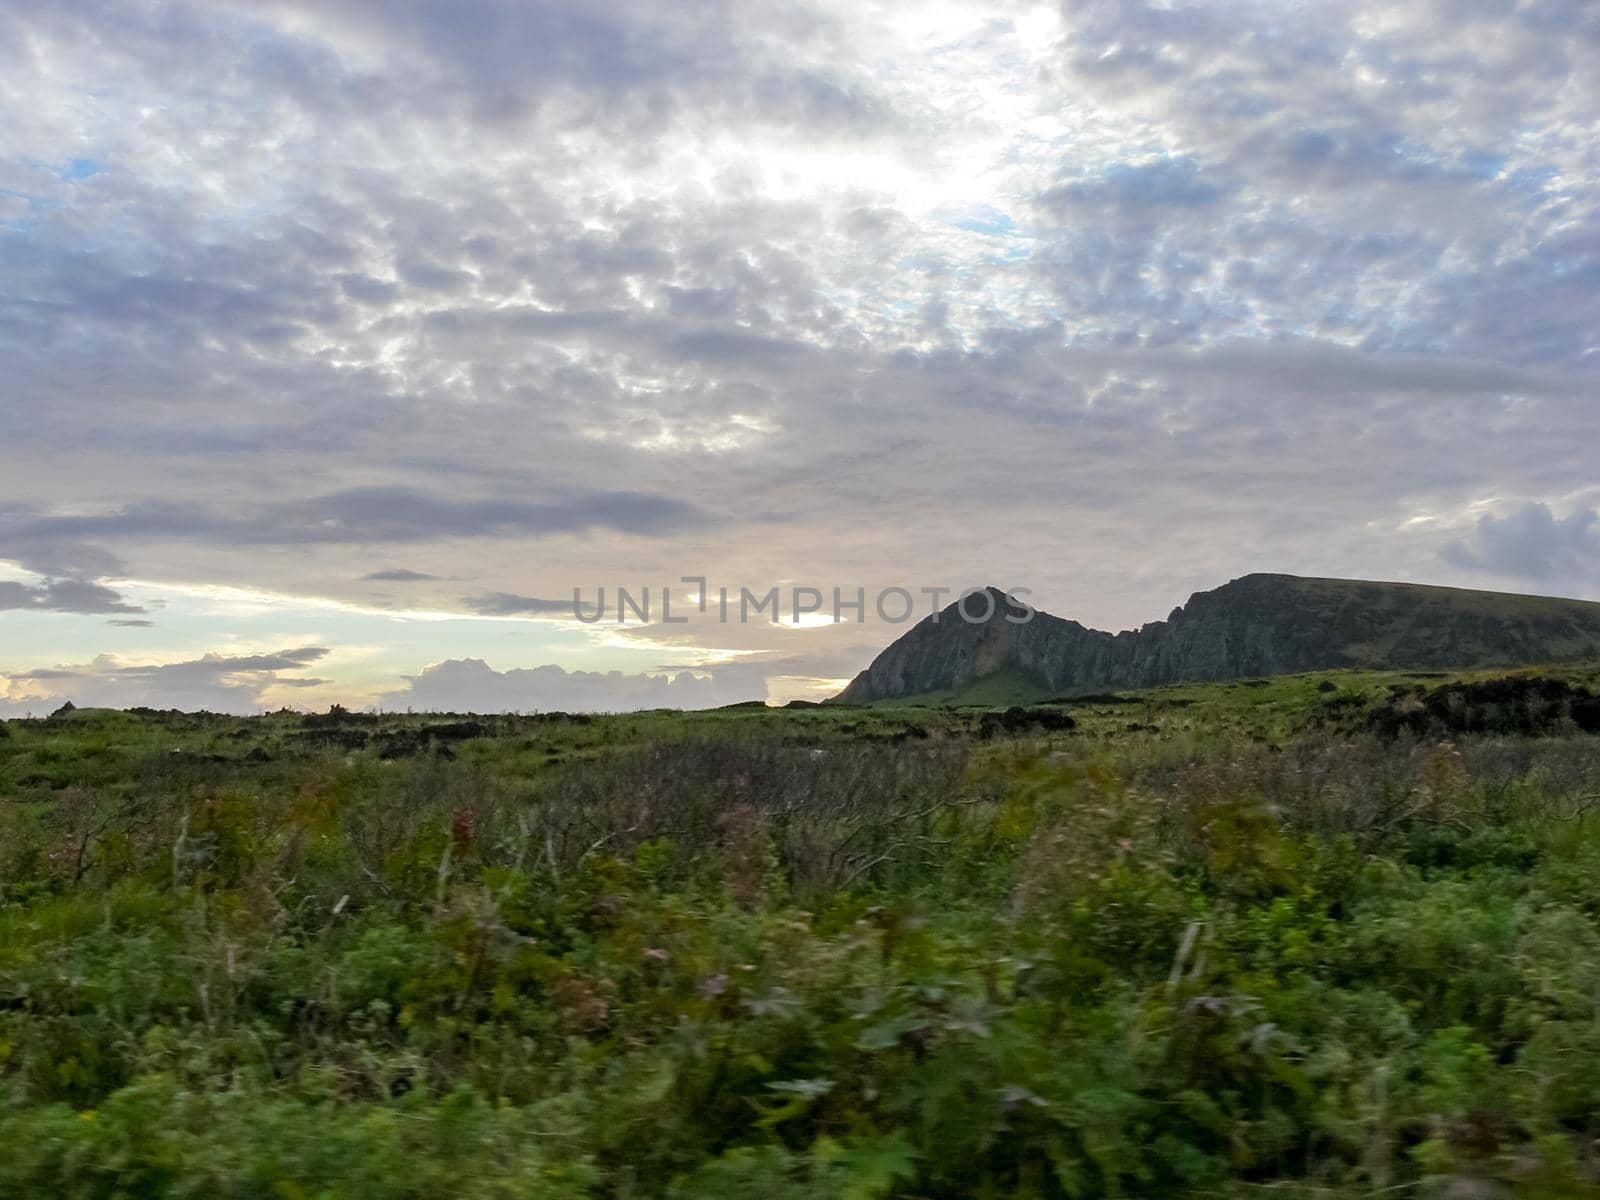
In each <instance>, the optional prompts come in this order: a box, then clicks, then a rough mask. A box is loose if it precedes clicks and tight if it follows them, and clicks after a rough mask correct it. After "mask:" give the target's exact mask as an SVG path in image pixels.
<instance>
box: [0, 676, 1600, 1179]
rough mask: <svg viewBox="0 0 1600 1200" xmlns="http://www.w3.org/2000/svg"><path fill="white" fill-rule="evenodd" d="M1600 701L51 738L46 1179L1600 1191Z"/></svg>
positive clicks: (27, 770)
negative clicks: (1597, 728)
mask: <svg viewBox="0 0 1600 1200" xmlns="http://www.w3.org/2000/svg"><path fill="white" fill-rule="evenodd" d="M1593 683H1594V679H1593V677H1592V675H1584V674H1582V673H1578V674H1571V673H1567V674H1565V675H1564V676H1563V677H1562V678H1561V679H1560V680H1557V681H1556V682H1555V683H1550V682H1547V681H1543V680H1540V679H1538V678H1532V679H1513V680H1511V681H1510V682H1499V683H1492V684H1486V683H1485V681H1483V680H1467V681H1466V682H1465V683H1464V684H1463V683H1458V682H1457V681H1456V680H1454V679H1442V678H1431V677H1428V676H1426V675H1411V676H1383V675H1372V674H1340V675H1315V676H1299V677H1289V678H1279V679H1272V680H1246V681H1241V682H1238V683H1232V684H1220V685H1210V686H1205V687H1199V686H1196V687H1174V688H1167V689H1161V690H1157V691H1152V692H1146V693H1128V694H1120V695H1118V694H1109V695H1102V696H1096V697H1091V698H1085V699H1078V700H1073V699H1070V698H1062V699H1060V700H1058V702H1056V703H1052V704H1048V705H1040V706H1035V707H1030V708H1013V709H1010V710H1004V711H987V710H981V709H934V708H913V707H901V708H872V709H860V708H848V707H834V706H828V707H823V708H804V709H796V710H791V711H767V710H756V709H749V708H738V709H733V710H726V711H722V712H717V713H711V714H699V715H684V714H674V713H651V714H640V715H634V716H618V717H604V718H584V717H578V716H570V717H569V716H565V715H561V714H547V715H539V716H522V717H470V716H459V715H457V716H439V717H421V716H415V717H414V716H406V717H400V716H372V715H366V714H356V713H345V712H342V711H338V710H336V711H334V712H331V713H328V714H323V715H317V716H301V715H298V714H294V713H280V714H275V715H271V716H267V717H261V718H254V719H248V720H245V719H236V718H229V717H217V716H209V715H204V714H201V715H185V714H175V713H154V712H134V713H113V712H102V711H79V712H70V713H63V714H60V715H58V716H54V717H51V718H47V719H38V720H26V721H11V722H9V723H0V888H3V890H0V1194H4V1195H14V1196H33V1195H39V1196H44V1195H49V1196H62V1197H85V1198H87V1197H139V1196H194V1197H240V1198H244V1197H251V1198H254V1197H277V1198H311V1197H362V1198H365V1197H374V1198H378V1197H382V1198H390V1197H394V1198H400V1197H419V1198H421V1197H438V1196H460V1197H481V1198H484V1200H488V1198H491V1197H492V1198H500V1197H506V1198H510V1197H540V1198H547V1197H553V1198H559V1197H617V1198H621V1197H673V1198H688V1197H726V1198H736V1197H737V1198H745V1197H748V1198H760V1200H788V1198H796V1200H798V1198H800V1197H819V1198H820V1197H854V1198H861V1200H867V1198H871V1197H967V1196H972V1197H1013V1196H1016V1197H1103V1196H1122V1197H1142V1196H1177V1195H1197V1196H1200V1195H1204V1196H1227V1197H1246V1196H1269V1195H1270V1196H1284V1197H1296V1196H1300V1197H1312V1196H1317V1197H1327V1196H1367V1195H1458V1196H1467V1195H1482V1196H1494V1195H1519V1196H1530V1197H1552V1198H1554V1197H1563V1198H1570V1197H1584V1196H1594V1197H1600V1143H1597V1137H1600V812H1597V810H1600V737H1596V736H1594V733H1593V732H1589V731H1587V730H1590V729H1592V725H1591V724H1590V722H1589V714H1591V713H1592V711H1593V710H1592V708H1591V707H1589V706H1590V704H1591V701H1590V699H1589V695H1590V694H1589V691H1588V690H1587V689H1588V688H1589V687H1590V686H1592V684H1593ZM1557 685H1559V686H1557Z"/></svg>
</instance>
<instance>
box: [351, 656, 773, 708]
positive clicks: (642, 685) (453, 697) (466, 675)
mask: <svg viewBox="0 0 1600 1200" xmlns="http://www.w3.org/2000/svg"><path fill="white" fill-rule="evenodd" d="M766 696H767V688H766V677H765V672H764V670H763V669H762V668H760V667H757V666H744V665H737V664H736V665H731V666H719V667H714V668H708V669H704V670H696V671H690V670H678V671H676V672H674V673H670V674H667V673H664V674H659V675H653V674H625V673H623V672H621V671H608V672H604V673H602V672H598V671H567V670H564V669H563V668H561V667H558V666H542V667H531V668H516V669H512V670H508V671H497V670H495V669H494V668H492V667H490V666H489V664H488V663H486V662H484V661H483V660H482V659H477V658H467V659H452V660H450V661H447V662H441V663H435V664H434V665H433V666H430V667H428V668H427V669H426V670H424V671H422V672H421V673H420V674H418V675H414V676H407V677H406V686H405V687H404V688H403V689H401V690H399V691H395V692H389V693H387V694H385V695H383V696H381V697H380V698H379V700H378V707H379V708H382V709H386V710H390V711H393V710H396V709H405V708H414V709H419V710H424V711H433V712H554V711H562V712H629V711H634V710H637V709H648V708H715V707H717V706H719V705H723V704H734V703H738V702H740V701H745V700H764V699H766Z"/></svg>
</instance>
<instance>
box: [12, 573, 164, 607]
mask: <svg viewBox="0 0 1600 1200" xmlns="http://www.w3.org/2000/svg"><path fill="white" fill-rule="evenodd" d="M8 608H9V609H32V610H34V611H37V612H62V613H139V612H143V611H144V609H143V608H141V607H139V605H137V604H130V603H128V602H127V601H126V600H124V599H123V598H122V597H121V596H120V595H119V594H118V593H116V592H114V591H112V590H111V589H110V588H108V587H103V586H101V585H100V584H97V583H89V582H87V581H84V580H79V579H47V580H45V581H44V582H43V583H40V584H26V583H17V582H14V581H8V580H0V609H8Z"/></svg>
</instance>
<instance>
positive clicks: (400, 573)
mask: <svg viewBox="0 0 1600 1200" xmlns="http://www.w3.org/2000/svg"><path fill="white" fill-rule="evenodd" d="M438 578H439V577H438V576H437V575H429V574H427V573H426V572H423V571H412V570H408V569H407V568H405V567H389V568H386V569H385V570H382V571H370V572H368V573H367V574H365V575H363V576H362V577H361V582H362V583H429V582H431V581H433V580H436V579H438Z"/></svg>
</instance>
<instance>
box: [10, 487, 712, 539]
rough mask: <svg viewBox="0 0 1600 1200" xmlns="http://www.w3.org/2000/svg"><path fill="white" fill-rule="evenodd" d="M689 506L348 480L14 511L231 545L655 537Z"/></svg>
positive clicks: (694, 524)
mask: <svg viewBox="0 0 1600 1200" xmlns="http://www.w3.org/2000/svg"><path fill="white" fill-rule="evenodd" d="M709 521H710V517H709V516H708V514H706V513H705V512H703V511H701V510H700V509H698V508H696V507H695V506H694V505H692V504H690V503H688V502H686V501H682V500H677V499H674V498H672V497H670V496H662V495H655V494H651V493H646V492H621V491H619V492H581V491H575V490H569V491H567V492H565V493H561V494H557V495H555V496H552V497H550V498H549V499H546V500H542V501H532V500H521V499H511V498H507V499H489V500H453V499H447V498H445V497H442V496H436V495H432V494H430V493H428V492H424V491H422V490H420V489H417V488H408V487H367V488H353V489H350V490H348V491H344V492H335V493H331V494H329V495H325V496H318V497H315V498H311V499H307V500H295V501H289V502H284V503H277V504H267V505H261V506H259V507H257V508H255V509H254V510H253V511H246V512H244V513H240V514H235V513H231V512H222V511H218V510H216V509H213V508H208V507H204V506H201V505H198V504H163V503H144V504H134V505H129V506H127V507H125V508H123V509H121V510H119V511H116V512H110V513H106V514H104V515H100V516H54V517H52V516H31V517H26V518H21V519H19V520H18V524H17V527H16V531H17V536H19V537H20V538H22V539H23V540H30V539H40V538H52V537H95V538H130V539H147V538H148V539H181V540H198V541H217V542H225V543H230V544H235V545H280V546H293V545H316V544H328V545H347V544H352V543H405V542H420V541H427V540H430V539H434V538H450V537H535V538H537V537H547V536H550V535H552V534H558V533H575V532H581V531H583V530H586V529H595V528H604V529H610V530H615V531H617V532H619V533H630V534H639V535H644V536H661V535H664V534H667V533H672V532H679V531H683V530H689V529H695V528H699V527H702V526H704V525H706V524H707V523H708V522H709Z"/></svg>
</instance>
